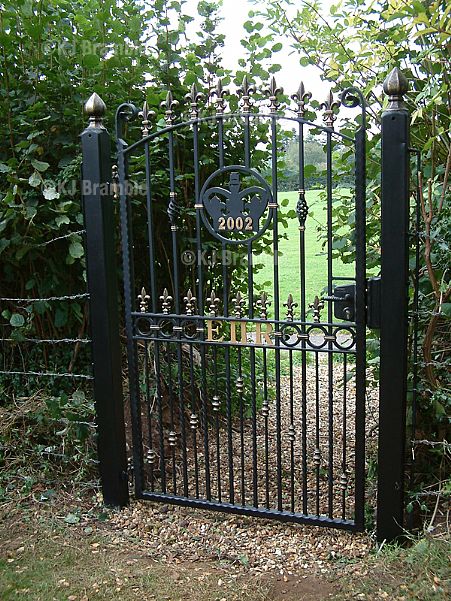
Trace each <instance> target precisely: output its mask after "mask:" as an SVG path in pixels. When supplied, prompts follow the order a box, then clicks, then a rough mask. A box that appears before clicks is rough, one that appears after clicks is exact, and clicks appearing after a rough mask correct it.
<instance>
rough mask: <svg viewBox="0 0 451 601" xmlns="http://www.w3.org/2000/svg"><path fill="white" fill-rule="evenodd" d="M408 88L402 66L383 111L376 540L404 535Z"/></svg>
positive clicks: (391, 79) (387, 86)
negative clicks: (405, 97) (406, 103)
mask: <svg viewBox="0 0 451 601" xmlns="http://www.w3.org/2000/svg"><path fill="white" fill-rule="evenodd" d="M407 88H408V84H407V80H406V78H405V77H404V75H403V74H402V73H401V72H400V71H399V69H394V70H393V71H392V72H391V73H390V74H389V75H388V77H387V79H386V80H385V82H384V91H385V93H386V94H388V95H389V105H388V107H387V109H386V110H385V111H384V113H383V114H382V137H381V140H382V143H381V147H382V218H381V221H382V234H381V281H382V289H381V332H380V340H381V342H380V344H381V350H380V401H379V460H378V471H379V474H378V476H379V477H378V503H377V538H378V540H379V541H383V540H387V541H391V540H393V539H394V538H396V537H397V536H399V535H401V533H402V528H403V518H404V515H403V514H404V511H403V509H404V508H403V505H404V452H405V428H406V412H405V409H406V392H407V330H408V282H409V271H408V263H409V247H408V228H409V153H408V148H409V112H408V110H407V108H406V106H405V104H404V102H403V95H404V94H405V93H406V91H407Z"/></svg>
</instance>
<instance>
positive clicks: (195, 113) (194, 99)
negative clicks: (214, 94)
mask: <svg viewBox="0 0 451 601" xmlns="http://www.w3.org/2000/svg"><path fill="white" fill-rule="evenodd" d="M203 97H204V95H203V94H202V92H198V91H197V86H196V84H195V83H193V85H192V86H191V90H190V91H189V92H188V94H186V95H185V98H186V100H189V103H190V113H189V114H190V117H191V119H197V118H198V117H199V100H202V98H203Z"/></svg>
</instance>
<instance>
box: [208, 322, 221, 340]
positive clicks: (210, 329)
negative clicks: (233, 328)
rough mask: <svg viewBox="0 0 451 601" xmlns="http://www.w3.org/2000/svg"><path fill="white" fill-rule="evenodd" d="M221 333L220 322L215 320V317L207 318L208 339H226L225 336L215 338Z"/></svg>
mask: <svg viewBox="0 0 451 601" xmlns="http://www.w3.org/2000/svg"><path fill="white" fill-rule="evenodd" d="M214 323H217V324H218V325H217V326H215V327H213V324H214ZM218 334H219V322H218V321H216V322H215V321H214V319H207V341H208V342H222V341H223V340H224V336H221V338H215V336H217V335H218Z"/></svg>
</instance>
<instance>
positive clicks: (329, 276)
mask: <svg viewBox="0 0 451 601" xmlns="http://www.w3.org/2000/svg"><path fill="white" fill-rule="evenodd" d="M326 135H327V147H326V162H327V167H326V169H327V294H328V296H329V297H330V296H332V294H333V289H332V281H333V263H332V235H333V232H332V133H331V132H330V131H328V132H327V134H326ZM332 319H333V307H332V303H331V302H330V301H329V302H328V304H327V320H328V322H329V323H332ZM327 333H328V335H329V336H332V327H331V326H328V328H327ZM327 347H328V349H329V351H330V352H329V353H328V354H327V374H328V389H329V390H328V449H329V453H328V472H327V474H328V477H327V481H328V515H329V517H330V518H332V517H333V491H334V448H333V445H334V393H333V386H334V363H333V362H334V356H333V353H332V350H333V342H332V341H331V340H329V341H328V343H327Z"/></svg>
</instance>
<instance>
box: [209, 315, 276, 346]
mask: <svg viewBox="0 0 451 601" xmlns="http://www.w3.org/2000/svg"><path fill="white" fill-rule="evenodd" d="M206 322H207V338H206V341H207V342H223V341H224V335H221V328H220V325H221V323H222V322H220V321H219V320H215V319H207V320H206ZM229 323H230V342H232V343H235V344H247V343H248V334H249V332H248V324H249V322H245V321H231V322H229ZM272 333H273V327H272V324H271V323H269V322H265V323H262V322H259V321H257V322H255V343H256V344H267V345H269V346H273V345H274V341H273V340H272V338H271V334H272ZM276 333H277V332H276Z"/></svg>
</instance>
